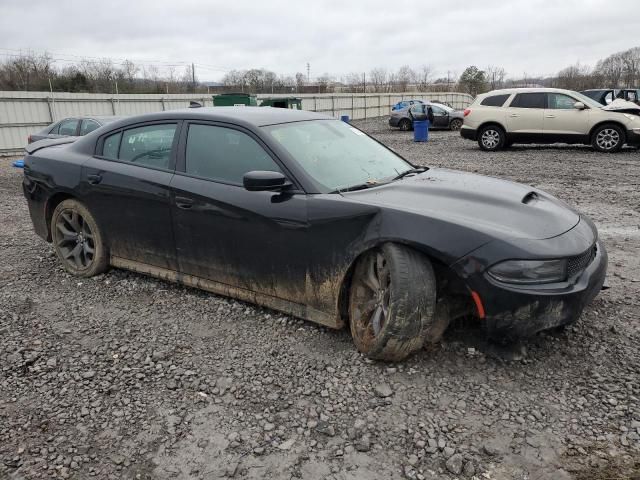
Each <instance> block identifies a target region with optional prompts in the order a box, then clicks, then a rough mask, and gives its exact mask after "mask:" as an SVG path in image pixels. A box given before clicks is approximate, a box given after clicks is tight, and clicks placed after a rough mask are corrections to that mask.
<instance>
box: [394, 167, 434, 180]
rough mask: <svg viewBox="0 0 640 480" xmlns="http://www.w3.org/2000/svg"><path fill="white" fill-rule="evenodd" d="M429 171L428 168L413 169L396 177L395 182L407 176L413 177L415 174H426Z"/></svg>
mask: <svg viewBox="0 0 640 480" xmlns="http://www.w3.org/2000/svg"><path fill="white" fill-rule="evenodd" d="M427 170H428V168H427V167H418V168H411V169H409V170H406V171H404V172H402V173H401V174H400V175H396V176H395V177H393V180H399V179H401V178H403V177H406V176H407V175H411V174H414V173H422V172H426V171H427Z"/></svg>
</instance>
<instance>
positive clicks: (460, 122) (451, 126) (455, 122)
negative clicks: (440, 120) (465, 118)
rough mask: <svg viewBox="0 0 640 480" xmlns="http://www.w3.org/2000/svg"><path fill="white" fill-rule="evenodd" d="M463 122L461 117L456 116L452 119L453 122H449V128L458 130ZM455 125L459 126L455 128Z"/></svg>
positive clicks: (454, 130)
mask: <svg viewBox="0 0 640 480" xmlns="http://www.w3.org/2000/svg"><path fill="white" fill-rule="evenodd" d="M462 124H463V122H462V120H460V119H459V118H454V119H453V120H451V122H449V129H450V130H451V131H453V132H457V131H458V130H460V128H461V127H462ZM454 125H458V127H457V128H454Z"/></svg>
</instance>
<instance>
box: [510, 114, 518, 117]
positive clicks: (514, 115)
mask: <svg viewBox="0 0 640 480" xmlns="http://www.w3.org/2000/svg"><path fill="white" fill-rule="evenodd" d="M509 116H510V117H519V116H520V115H518V114H517V113H512V114H511V115H509Z"/></svg>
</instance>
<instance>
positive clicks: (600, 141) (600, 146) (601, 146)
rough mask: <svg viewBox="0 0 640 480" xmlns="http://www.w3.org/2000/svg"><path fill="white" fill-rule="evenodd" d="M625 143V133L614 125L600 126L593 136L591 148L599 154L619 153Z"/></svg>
mask: <svg viewBox="0 0 640 480" xmlns="http://www.w3.org/2000/svg"><path fill="white" fill-rule="evenodd" d="M624 141H625V138H624V131H623V130H622V128H620V127H619V126H618V125H614V124H612V123H609V124H605V125H600V126H599V127H597V128H596V129H595V130H594V131H593V133H592V134H591V146H592V147H593V148H595V149H596V150H597V151H599V152H604V153H614V152H618V151H620V149H621V148H622V146H623V145H624Z"/></svg>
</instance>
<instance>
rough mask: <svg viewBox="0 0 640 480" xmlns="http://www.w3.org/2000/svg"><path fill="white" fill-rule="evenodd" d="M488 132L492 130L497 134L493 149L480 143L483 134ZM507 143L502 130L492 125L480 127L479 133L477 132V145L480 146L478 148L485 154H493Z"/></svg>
mask: <svg viewBox="0 0 640 480" xmlns="http://www.w3.org/2000/svg"><path fill="white" fill-rule="evenodd" d="M488 130H494V131H496V132H497V133H498V134H499V136H500V137H499V140H498V143H497V144H496V146H495V147H487V146H486V145H485V144H484V143H483V142H482V136H483V135H484V133H485V132H487V131H488ZM506 141H507V138H506V134H505V132H504V130H503V129H502V128H500V127H498V126H494V125H488V126H486V127H482V128H481V129H480V131H479V132H478V145H479V146H480V148H481V149H482V150H484V151H486V152H495V151H497V150H500V149H502V148H504V145H505V143H506Z"/></svg>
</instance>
